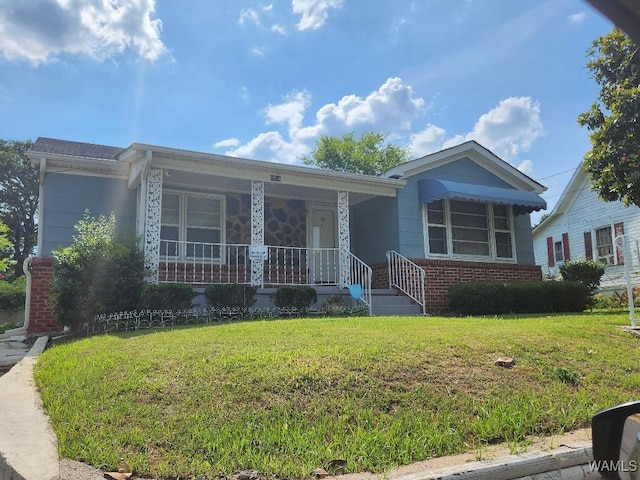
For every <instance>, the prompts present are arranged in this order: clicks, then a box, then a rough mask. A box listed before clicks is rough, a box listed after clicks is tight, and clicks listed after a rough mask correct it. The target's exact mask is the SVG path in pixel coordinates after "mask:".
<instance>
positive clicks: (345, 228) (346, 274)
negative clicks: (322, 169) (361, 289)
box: [338, 191, 351, 286]
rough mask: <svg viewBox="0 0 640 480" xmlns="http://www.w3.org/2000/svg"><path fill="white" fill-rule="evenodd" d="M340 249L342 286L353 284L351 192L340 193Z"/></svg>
mask: <svg viewBox="0 0 640 480" xmlns="http://www.w3.org/2000/svg"><path fill="white" fill-rule="evenodd" d="M338 249H339V255H340V284H341V285H344V286H349V285H350V284H351V264H350V261H349V252H350V250H351V235H350V232H349V192H340V191H339V192H338Z"/></svg>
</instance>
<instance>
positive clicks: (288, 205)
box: [226, 194, 307, 247]
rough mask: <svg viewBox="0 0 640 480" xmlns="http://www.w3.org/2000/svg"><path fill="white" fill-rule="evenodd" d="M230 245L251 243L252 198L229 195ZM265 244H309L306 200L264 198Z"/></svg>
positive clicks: (227, 216)
mask: <svg viewBox="0 0 640 480" xmlns="http://www.w3.org/2000/svg"><path fill="white" fill-rule="evenodd" d="M226 203H227V208H226V210H227V211H226V231H227V240H226V241H227V243H232V244H233V243H235V244H247V245H248V244H250V243H251V196H250V195H248V194H227V196H226ZM264 243H265V245H277V246H287V247H305V246H306V245H307V206H306V204H305V202H304V201H303V200H291V199H285V198H277V197H266V198H265V199H264Z"/></svg>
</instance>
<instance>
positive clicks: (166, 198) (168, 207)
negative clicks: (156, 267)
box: [160, 192, 224, 259]
mask: <svg viewBox="0 0 640 480" xmlns="http://www.w3.org/2000/svg"><path fill="white" fill-rule="evenodd" d="M223 207H224V197H221V196H218V195H198V194H188V193H179V192H163V194H162V215H161V219H160V254H161V255H163V256H168V257H178V258H205V259H219V258H220V245H219V244H220V242H221V240H222V231H223V225H224V219H223V211H224V210H223Z"/></svg>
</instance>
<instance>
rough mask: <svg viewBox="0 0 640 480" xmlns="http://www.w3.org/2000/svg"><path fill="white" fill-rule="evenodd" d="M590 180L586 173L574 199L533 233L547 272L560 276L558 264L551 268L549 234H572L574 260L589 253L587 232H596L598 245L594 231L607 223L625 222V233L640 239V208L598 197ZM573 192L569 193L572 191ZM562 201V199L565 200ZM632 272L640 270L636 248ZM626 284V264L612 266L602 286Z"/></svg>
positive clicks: (557, 237)
mask: <svg viewBox="0 0 640 480" xmlns="http://www.w3.org/2000/svg"><path fill="white" fill-rule="evenodd" d="M589 185H590V183H589V181H588V179H587V178H586V176H584V178H583V181H582V182H578V183H577V184H576V185H575V186H574V187H573V188H574V189H578V190H579V192H578V194H577V196H576V198H575V200H574V202H573V203H572V204H571V205H569V206H567V207H566V211H565V212H564V213H562V214H560V213H558V214H556V215H554V217H553V218H549V219H548V221H547V222H545V224H544V225H543V226H541V227H540V228H538V229H536V231H534V234H533V247H534V255H535V259H536V264H537V265H540V266H541V267H542V273H543V274H549V275H557V274H558V263H557V262H556V263H555V265H554V266H553V267H550V266H549V265H548V262H547V237H552V238H553V241H554V242H558V241H561V240H562V234H563V233H566V234H568V235H569V249H570V255H571V260H580V259H582V260H584V259H585V258H586V257H587V255H586V253H585V242H584V232H586V231H591V232H592V242H593V245H594V247H595V234H594V233H593V230H594V229H596V228H600V227H603V226H607V225H610V226H611V227H612V228H613V226H614V224H617V223H620V222H623V223H624V233H625V234H628V235H631V236H632V237H634V238H635V239H638V240H640V208H638V207H636V206H630V207H625V206H624V204H623V203H622V202H605V201H602V200H600V199H599V198H598V194H597V193H596V192H593V191H591V190H590V187H589ZM571 193H572V192H565V195H566V194H571ZM561 200H562V199H561ZM632 265H633V268H632V271H633V272H639V271H640V259H639V258H638V255H637V253H636V250H635V246H634V247H633V251H632ZM632 282H633V284H634V285H640V275H639V274H638V273H635V274H634V275H633V278H632ZM625 286H626V283H625V277H624V266H623V265H611V266H608V267H607V269H606V271H605V274H604V276H603V277H602V282H601V288H602V289H603V290H612V289H615V290H619V289H624V288H625Z"/></svg>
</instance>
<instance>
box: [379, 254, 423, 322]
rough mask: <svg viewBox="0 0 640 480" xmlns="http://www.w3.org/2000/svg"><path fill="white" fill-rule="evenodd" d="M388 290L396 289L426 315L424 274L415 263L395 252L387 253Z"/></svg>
mask: <svg viewBox="0 0 640 480" xmlns="http://www.w3.org/2000/svg"><path fill="white" fill-rule="evenodd" d="M387 265H388V271H389V288H397V289H398V290H400V291H401V292H403V293H404V294H405V295H407V296H408V297H409V298H411V299H412V300H413V301H415V302H416V303H417V304H418V305H420V307H421V308H422V314H423V315H425V314H426V300H425V273H424V269H423V268H422V267H421V266H420V265H418V264H417V263H414V262H412V261H411V260H409V259H408V258H406V257H403V256H402V255H400V254H399V253H398V252H396V251H395V250H389V251H388V252H387Z"/></svg>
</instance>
